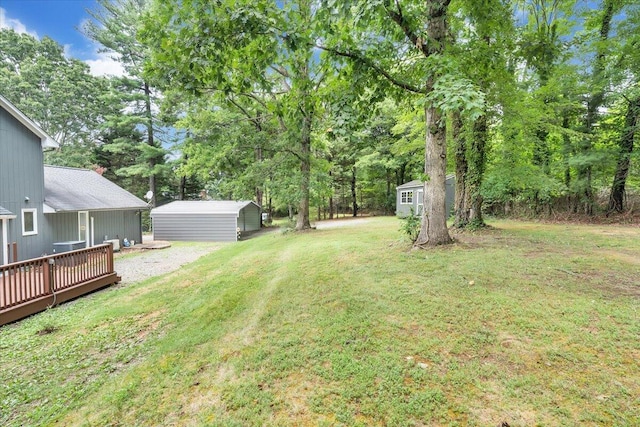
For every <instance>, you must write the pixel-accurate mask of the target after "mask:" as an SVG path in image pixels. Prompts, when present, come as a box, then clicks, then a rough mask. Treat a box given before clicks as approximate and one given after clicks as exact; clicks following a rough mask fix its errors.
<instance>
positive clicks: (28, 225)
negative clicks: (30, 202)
mask: <svg viewBox="0 0 640 427" xmlns="http://www.w3.org/2000/svg"><path fill="white" fill-rule="evenodd" d="M36 234H38V210H37V209H22V235H23V236H33V235H36Z"/></svg>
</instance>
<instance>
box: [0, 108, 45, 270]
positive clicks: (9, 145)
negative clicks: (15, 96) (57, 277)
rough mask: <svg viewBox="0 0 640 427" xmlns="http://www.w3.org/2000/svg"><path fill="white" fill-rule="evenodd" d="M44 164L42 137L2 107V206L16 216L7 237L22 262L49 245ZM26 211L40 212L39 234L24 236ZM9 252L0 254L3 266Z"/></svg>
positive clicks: (38, 217)
mask: <svg viewBox="0 0 640 427" xmlns="http://www.w3.org/2000/svg"><path fill="white" fill-rule="evenodd" d="M42 163H43V154H42V146H41V139H40V137H38V136H37V135H35V134H34V133H32V132H31V131H30V130H29V129H27V128H26V127H25V126H23V125H22V124H21V123H20V122H19V121H18V120H16V119H15V118H14V117H13V116H12V115H11V114H9V113H8V112H7V111H6V110H5V109H4V108H2V107H0V206H3V207H4V208H5V209H7V210H9V211H11V212H12V213H14V214H15V215H16V218H15V219H11V220H8V221H7V234H8V236H7V237H8V242H9V243H10V242H16V243H17V246H18V258H19V259H27V258H34V257H38V256H40V255H42V253H43V250H42V248H44V247H46V246H47V242H48V238H47V236H48V234H49V226H48V223H47V221H46V219H45V216H44V213H43V206H42V204H43V201H44V171H43V169H42ZM27 197H28V198H29V200H28V201H27V200H26V198H27ZM23 209H36V215H35V217H36V220H37V234H35V235H31V236H23V235H22V210H23ZM0 246H3V245H2V244H0ZM5 250H6V248H5V247H3V248H2V252H0V263H1V262H2V256H3V253H4V251H5Z"/></svg>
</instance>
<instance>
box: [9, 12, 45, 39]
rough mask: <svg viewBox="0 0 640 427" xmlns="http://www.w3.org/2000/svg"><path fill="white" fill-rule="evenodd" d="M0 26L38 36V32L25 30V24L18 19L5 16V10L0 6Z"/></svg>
mask: <svg viewBox="0 0 640 427" xmlns="http://www.w3.org/2000/svg"><path fill="white" fill-rule="evenodd" d="M0 28H10V29H13V30H14V31H15V32H16V33H20V34H29V35H31V36H33V37H35V38H39V37H38V33H36V32H35V31H29V30H27V27H26V25H24V24H23V23H22V22H20V21H19V20H18V19H11V18H8V17H7V11H6V10H4V9H3V8H1V7H0Z"/></svg>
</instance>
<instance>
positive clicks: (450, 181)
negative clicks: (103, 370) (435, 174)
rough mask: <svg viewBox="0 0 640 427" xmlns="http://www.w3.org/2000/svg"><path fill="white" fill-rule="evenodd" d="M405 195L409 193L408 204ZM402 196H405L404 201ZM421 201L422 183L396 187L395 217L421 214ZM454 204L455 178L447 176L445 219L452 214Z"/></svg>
mask: <svg viewBox="0 0 640 427" xmlns="http://www.w3.org/2000/svg"><path fill="white" fill-rule="evenodd" d="M403 193H404V194H403ZM406 193H411V202H410V203H407V198H406V196H407V194H406ZM403 195H404V196H405V197H404V200H403ZM423 199H424V183H422V182H420V181H411V182H409V183H406V184H403V185H400V186H398V187H397V188H396V215H397V216H399V217H401V218H404V217H407V216H409V214H410V213H411V212H412V211H413V213H414V214H416V215H419V214H421V213H422V207H423V201H424V200H423ZM454 203H455V177H454V176H453V175H449V176H447V179H446V181H445V209H446V210H447V217H449V216H451V215H452V214H453V209H454Z"/></svg>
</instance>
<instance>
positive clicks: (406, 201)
mask: <svg viewBox="0 0 640 427" xmlns="http://www.w3.org/2000/svg"><path fill="white" fill-rule="evenodd" d="M400 203H402V204H403V205H412V204H413V191H402V192H400Z"/></svg>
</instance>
